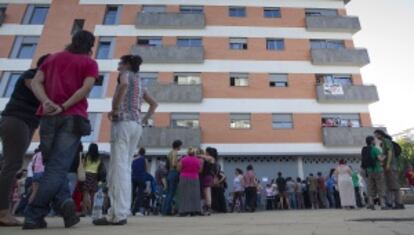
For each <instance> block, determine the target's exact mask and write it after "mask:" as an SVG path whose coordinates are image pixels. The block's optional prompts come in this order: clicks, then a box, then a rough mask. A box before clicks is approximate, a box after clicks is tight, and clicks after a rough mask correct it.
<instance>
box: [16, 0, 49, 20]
mask: <svg viewBox="0 0 414 235" xmlns="http://www.w3.org/2000/svg"><path fill="white" fill-rule="evenodd" d="M36 7H47V8H48V11H47V15H46V18H45V21H46V20H47V17H48V15H49V11H50V5H48V4H30V5H28V6H27V8H26V12H25V13H24V17H23V22H22V24H29V25H37V24H32V23H30V21H31V20H32V17H33V14H34V11H35V8H36ZM44 23H45V22H43V23H42V24H40V25H43V24H44Z"/></svg>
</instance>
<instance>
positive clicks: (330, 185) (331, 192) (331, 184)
mask: <svg viewBox="0 0 414 235" xmlns="http://www.w3.org/2000/svg"><path fill="white" fill-rule="evenodd" d="M335 185H336V180H335V168H334V169H331V172H330V173H329V176H328V178H327V179H326V190H327V194H328V201H329V207H330V208H336V200H335V191H336V189H335Z"/></svg>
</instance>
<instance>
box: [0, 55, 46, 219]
mask: <svg viewBox="0 0 414 235" xmlns="http://www.w3.org/2000/svg"><path fill="white" fill-rule="evenodd" d="M48 56H49V55H44V56H42V57H40V59H39V60H38V61H37V65H36V67H37V68H35V69H29V70H27V71H25V72H24V73H23V74H22V75H21V76H20V78H19V79H18V80H17V82H16V85H15V87H14V90H13V93H12V95H11V97H10V100H9V102H8V103H7V105H6V107H5V109H4V110H3V112H2V114H1V121H0V136H1V140H2V145H3V159H4V160H3V164H2V167H1V171H0V226H21V225H22V222H20V221H19V220H18V219H16V218H15V217H14V216H13V215H11V214H10V212H9V207H10V205H9V200H8V197H9V195H10V192H11V190H12V189H13V183H14V180H15V177H16V173H17V171H19V169H20V168H21V167H22V164H23V157H24V155H25V153H26V150H27V148H28V147H29V145H30V142H31V141H32V137H33V133H34V131H35V130H36V129H37V127H38V126H39V117H37V116H36V110H37V108H38V107H39V105H40V103H39V101H38V100H37V99H36V97H35V95H34V94H33V92H32V86H31V82H32V80H33V77H34V76H35V74H36V72H37V70H38V68H39V67H40V66H41V65H42V64H43V62H44V61H45V59H46V58H47V57H48ZM30 171H31V170H30Z"/></svg>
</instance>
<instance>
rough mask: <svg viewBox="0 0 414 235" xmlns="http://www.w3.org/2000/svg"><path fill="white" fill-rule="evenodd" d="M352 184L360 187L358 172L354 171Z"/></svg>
mask: <svg viewBox="0 0 414 235" xmlns="http://www.w3.org/2000/svg"><path fill="white" fill-rule="evenodd" d="M352 184H353V185H354V187H360V184H359V176H358V172H355V171H354V172H352Z"/></svg>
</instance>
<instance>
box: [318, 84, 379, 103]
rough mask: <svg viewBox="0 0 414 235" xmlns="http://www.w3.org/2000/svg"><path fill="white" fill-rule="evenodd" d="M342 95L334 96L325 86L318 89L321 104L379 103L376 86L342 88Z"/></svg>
mask: <svg viewBox="0 0 414 235" xmlns="http://www.w3.org/2000/svg"><path fill="white" fill-rule="evenodd" d="M342 92H343V93H342V94H341V92H339V93H338V94H332V93H331V92H330V91H328V90H325V87H324V86H323V85H319V86H317V87H316V95H317V99H318V102H320V103H375V102H377V101H379V96H378V91H377V87H376V86H373V85H372V86H342Z"/></svg>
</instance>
